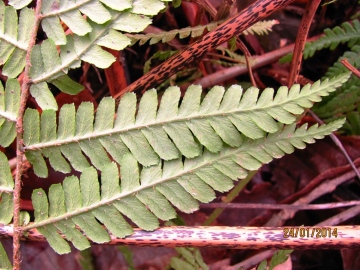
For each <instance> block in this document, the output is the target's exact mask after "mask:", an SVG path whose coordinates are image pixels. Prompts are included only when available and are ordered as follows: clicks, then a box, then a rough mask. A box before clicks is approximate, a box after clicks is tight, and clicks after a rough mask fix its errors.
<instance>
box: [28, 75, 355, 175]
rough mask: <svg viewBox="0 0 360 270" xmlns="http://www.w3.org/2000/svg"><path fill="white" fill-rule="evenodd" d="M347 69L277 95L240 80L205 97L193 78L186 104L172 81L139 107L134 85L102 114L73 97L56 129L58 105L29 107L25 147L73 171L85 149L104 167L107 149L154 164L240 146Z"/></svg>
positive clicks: (38, 165)
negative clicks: (244, 85) (77, 103)
mask: <svg viewBox="0 0 360 270" xmlns="http://www.w3.org/2000/svg"><path fill="white" fill-rule="evenodd" d="M348 77H349V73H345V74H343V75H340V76H338V77H336V78H334V79H332V80H325V81H323V82H321V83H320V82H316V83H315V84H314V85H312V86H310V85H307V86H305V87H303V89H302V90H301V91H300V86H299V85H294V86H293V87H291V89H290V90H289V89H288V88H287V87H281V88H279V90H278V91H277V94H276V95H275V97H273V96H274V90H273V89H271V88H267V89H265V90H264V91H263V92H262V94H261V95H260V96H259V97H258V95H259V89H257V88H254V87H253V88H250V89H249V90H247V91H246V92H245V93H244V94H242V89H241V87H240V86H236V85H235V86H232V87H231V88H230V89H228V91H226V92H225V91H224V88H222V87H214V88H213V89H212V90H211V91H210V92H209V93H208V94H207V95H206V96H205V98H204V99H203V101H202V102H200V101H201V94H202V90H201V87H200V86H191V87H189V89H188V91H187V92H186V94H185V96H184V98H183V100H182V102H181V105H180V107H178V104H179V101H180V90H179V88H177V87H170V88H169V89H168V90H167V91H166V92H165V93H164V95H163V97H162V100H161V103H160V104H159V106H158V97H157V93H156V91H155V90H150V91H147V92H146V93H145V94H144V96H143V98H142V99H141V102H140V104H139V110H138V113H137V114H135V112H136V110H137V108H136V107H137V100H136V96H135V94H133V93H128V94H127V95H125V96H124V97H123V98H122V99H121V100H120V103H119V107H118V110H117V114H116V119H114V115H115V100H113V99H112V98H104V99H103V100H102V101H101V103H100V104H99V107H98V108H97V113H96V117H95V121H94V108H93V104H90V103H86V102H85V103H82V104H81V105H80V107H79V108H78V110H77V112H75V107H74V105H73V104H66V105H64V106H63V107H62V108H61V110H60V114H59V115H60V116H59V125H58V128H57V129H56V117H55V112H54V111H52V110H47V111H44V112H43V114H42V115H41V119H40V116H39V113H38V111H36V110H33V109H28V110H27V111H26V112H25V115H24V143H25V145H26V147H25V151H26V152H25V154H26V157H27V158H28V160H29V161H30V162H31V163H32V164H33V166H34V171H35V173H36V174H37V175H39V176H41V177H46V176H47V166H46V164H45V160H44V158H43V155H44V156H46V157H48V158H49V161H50V164H51V166H52V167H53V168H54V169H55V170H58V171H62V172H69V171H70V166H69V164H68V162H67V161H66V159H68V160H69V161H70V163H71V165H72V166H73V168H74V169H76V170H78V171H83V170H84V169H86V168H88V167H89V166H90V164H89V162H88V161H87V159H86V157H85V156H84V154H85V155H86V156H87V157H88V158H89V159H90V161H91V163H92V164H93V165H94V166H95V167H96V168H97V169H99V170H101V169H102V167H103V166H104V165H106V164H109V163H111V161H110V158H109V156H108V154H110V155H111V156H112V158H113V160H115V161H116V162H118V163H119V162H120V160H121V158H122V156H123V155H124V154H126V153H128V152H129V151H130V152H131V153H132V154H133V155H134V157H135V158H136V159H137V160H138V162H140V164H142V165H143V166H151V165H154V164H158V162H159V160H160V158H161V159H164V160H172V159H176V158H178V157H180V156H181V155H184V156H185V157H187V158H193V157H196V156H198V155H200V154H201V146H200V145H203V146H205V147H206V148H207V149H208V150H209V151H211V152H214V153H216V152H219V151H220V150H221V149H222V148H223V147H224V143H225V144H226V145H230V146H233V147H237V146H240V145H241V144H242V143H243V139H242V137H243V136H245V137H249V138H252V139H258V138H263V137H264V136H265V134H266V133H267V132H269V133H274V132H276V131H278V130H279V123H284V124H291V123H293V122H294V121H295V120H296V116H295V115H299V114H301V113H302V112H303V111H304V108H310V107H311V106H312V105H313V102H315V101H320V100H321V96H324V95H328V93H329V92H332V91H334V90H335V89H336V87H338V86H340V85H341V84H342V83H343V82H345V81H346V80H347V79H348ZM158 107H159V109H157V108H158ZM56 130H57V132H56ZM241 134H243V136H241ZM199 144H200V145H199ZM59 146H60V147H59ZM63 156H65V157H66V159H65V158H64V157H63Z"/></svg>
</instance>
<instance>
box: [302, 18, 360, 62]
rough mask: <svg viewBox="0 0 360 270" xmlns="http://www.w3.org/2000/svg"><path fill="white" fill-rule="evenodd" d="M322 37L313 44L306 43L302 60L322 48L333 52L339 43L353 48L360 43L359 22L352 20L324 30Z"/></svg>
mask: <svg viewBox="0 0 360 270" xmlns="http://www.w3.org/2000/svg"><path fill="white" fill-rule="evenodd" d="M324 34H325V35H324V36H322V37H321V38H319V39H318V40H316V41H314V42H309V43H306V45H305V49H304V58H305V59H306V58H308V57H311V56H313V55H314V53H315V52H316V51H318V50H321V49H323V48H330V50H334V49H335V48H336V47H337V46H338V45H339V44H340V43H348V46H349V47H352V46H354V45H355V44H357V43H359V41H360V22H359V20H353V21H352V22H351V23H349V22H345V23H343V24H341V25H340V26H336V27H335V28H333V29H329V28H328V29H325V30H324Z"/></svg>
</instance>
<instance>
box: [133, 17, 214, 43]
mask: <svg viewBox="0 0 360 270" xmlns="http://www.w3.org/2000/svg"><path fill="white" fill-rule="evenodd" d="M220 23H221V21H217V22H211V23H209V24H206V25H197V26H194V27H186V28H182V29H175V30H171V31H164V32H161V33H149V34H127V35H126V36H127V37H129V38H130V39H131V40H132V44H135V43H136V42H138V41H139V45H144V44H145V43H146V42H147V41H149V40H150V41H149V44H150V45H153V44H156V43H158V42H160V41H161V42H162V43H166V42H170V41H171V40H173V39H174V38H175V37H176V35H179V38H180V39H182V38H187V37H188V36H191V37H192V38H195V37H199V36H201V35H202V34H203V33H204V31H205V30H208V31H211V30H213V29H215V28H216V27H217V26H218V25H219V24H220Z"/></svg>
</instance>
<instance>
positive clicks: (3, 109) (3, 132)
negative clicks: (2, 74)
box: [0, 78, 20, 147]
mask: <svg viewBox="0 0 360 270" xmlns="http://www.w3.org/2000/svg"><path fill="white" fill-rule="evenodd" d="M19 106H20V84H19V82H18V81H17V80H15V79H10V78H9V79H8V80H7V82H6V86H5V90H4V88H3V85H2V83H0V145H1V146H2V147H7V146H9V145H10V144H11V143H12V142H13V141H14V139H15V136H16V118H17V115H18V111H19Z"/></svg>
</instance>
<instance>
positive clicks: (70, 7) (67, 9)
mask: <svg viewBox="0 0 360 270" xmlns="http://www.w3.org/2000/svg"><path fill="white" fill-rule="evenodd" d="M92 1H93V0H84V1H82V2H80V3H76V4H75V3H74V4H73V5H68V6H66V7H65V8H62V9H58V10H56V11H53V12H48V13H46V14H43V15H42V18H47V17H53V16H60V15H61V14H64V13H67V12H70V11H72V10H75V9H80V7H81V6H84V5H86V4H88V3H90V2H92ZM97 1H98V0H97Z"/></svg>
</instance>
